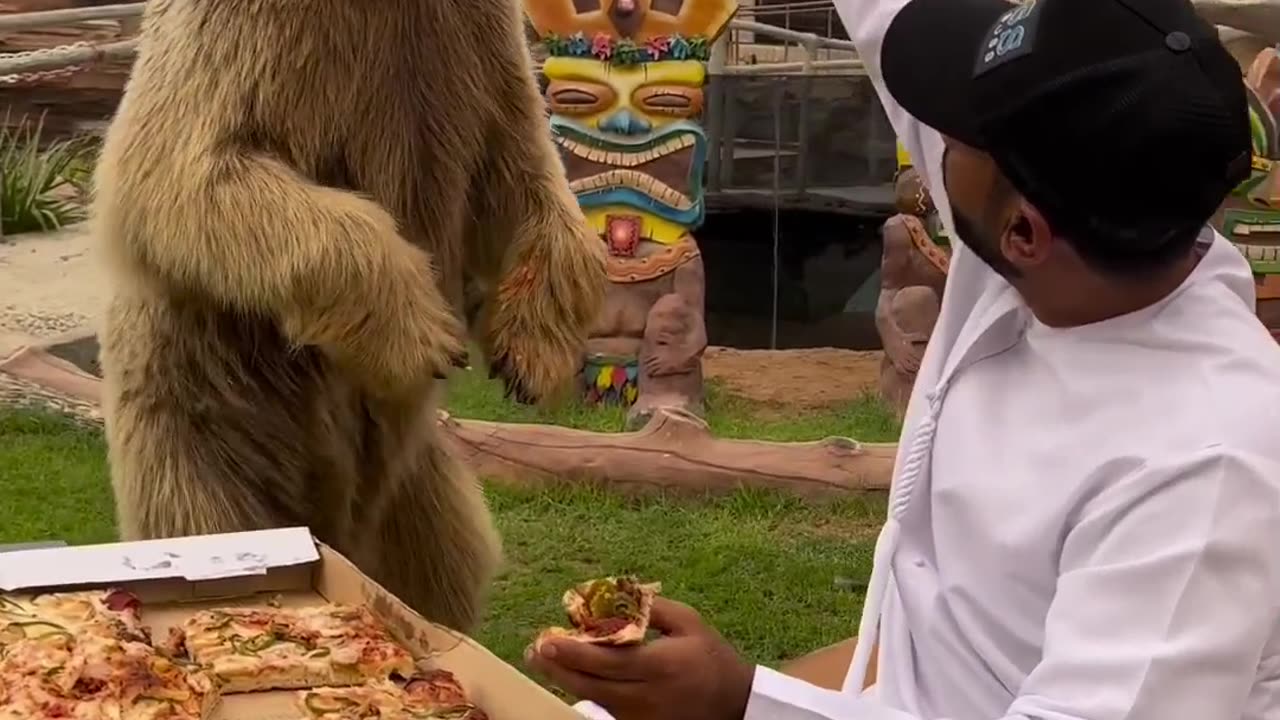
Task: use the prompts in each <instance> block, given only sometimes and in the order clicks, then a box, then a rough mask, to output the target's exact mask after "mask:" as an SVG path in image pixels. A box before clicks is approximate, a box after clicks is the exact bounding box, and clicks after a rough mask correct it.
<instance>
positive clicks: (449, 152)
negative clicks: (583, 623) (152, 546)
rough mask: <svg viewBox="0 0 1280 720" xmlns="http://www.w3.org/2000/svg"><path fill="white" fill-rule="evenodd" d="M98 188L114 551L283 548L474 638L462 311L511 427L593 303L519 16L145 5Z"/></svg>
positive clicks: (488, 538) (543, 387) (472, 498)
mask: <svg viewBox="0 0 1280 720" xmlns="http://www.w3.org/2000/svg"><path fill="white" fill-rule="evenodd" d="M95 184H96V198H95V202H94V207H93V222H94V224H95V231H96V232H97V233H98V236H99V237H100V238H101V241H102V243H103V244H104V248H105V251H106V252H105V254H106V256H107V258H108V261H109V263H110V266H111V269H110V272H111V273H112V276H113V290H112V292H113V295H112V298H111V300H110V303H109V307H108V308H107V311H106V319H105V327H104V328H103V333H102V335H103V339H102V364H103V369H104V372H105V391H104V392H105V397H104V410H105V415H106V421H107V430H108V438H109V441H110V459H111V474H112V484H113V487H114V490H115V494H116V504H117V510H118V513H119V522H120V530H121V534H122V535H123V537H125V538H126V539H139V538H152V537H166V536H174V535H182V534H194V533H209V532H225V531H238V530H250V529H258V528H267V527H278V526H283V525H295V524H296V525H308V526H310V527H311V528H312V529H313V531H314V532H315V533H316V535H317V536H318V537H319V538H321V539H322V540H324V541H326V542H327V543H329V544H331V545H332V546H334V547H335V548H337V549H338V550H339V551H341V552H343V553H345V554H347V555H348V556H349V557H350V558H351V559H352V560H353V561H355V562H356V563H357V564H358V565H359V566H360V567H361V568H363V569H364V570H365V571H366V572H368V573H369V574H370V575H371V576H373V577H374V578H375V579H377V580H379V581H381V582H382V584H384V585H385V586H386V587H387V588H388V589H390V590H391V591H393V592H394V593H396V594H397V595H399V596H400V597H402V598H403V599H404V600H405V601H407V602H408V603H409V604H410V605H412V606H413V607H415V608H416V609H417V610H419V611H420V612H422V613H423V614H424V615H426V616H427V617H428V618H431V619H433V620H436V621H439V622H442V623H445V624H447V625H450V626H452V627H455V628H458V629H461V630H466V629H468V628H470V627H471V626H472V625H473V624H474V623H475V622H476V620H477V618H478V615H479V612H480V608H481V604H482V600H483V596H484V593H485V590H486V586H487V585H488V583H489V581H490V579H491V576H492V573H493V572H494V570H495V567H496V565H497V563H498V560H499V555H500V549H499V542H498V538H497V533H496V532H495V530H494V527H493V525H492V520H491V518H490V516H489V513H488V509H487V507H486V505H485V502H484V498H483V496H482V494H481V490H480V487H479V486H478V484H477V482H476V481H475V480H474V478H473V477H472V476H471V474H470V473H469V472H468V471H467V470H466V469H465V468H463V467H462V466H461V465H460V464H459V463H458V461H457V460H455V459H454V458H453V457H451V456H450V455H449V454H448V453H447V452H446V451H445V449H444V448H442V447H441V445H440V440H439V434H438V432H437V429H436V407H437V399H438V398H437V395H438V391H437V383H438V380H439V379H441V378H444V377H445V376H446V373H448V371H449V370H450V369H451V368H452V367H454V366H460V365H465V364H466V362H467V356H466V348H467V340H466V332H465V323H464V321H463V320H462V315H463V311H464V307H463V295H464V289H465V290H466V291H467V294H468V295H471V296H473V297H479V298H480V307H479V308H478V310H477V313H478V319H477V325H478V327H477V328H475V333H474V334H475V335H476V340H477V342H478V343H479V344H480V346H481V347H482V349H483V350H484V352H485V355H486V357H487V358H488V359H489V360H488V361H489V364H490V367H491V368H492V371H493V372H494V373H496V374H497V375H499V376H501V377H502V378H503V379H504V380H505V381H506V382H507V384H508V388H509V389H510V391H511V392H512V394H514V395H516V396H518V397H521V398H523V399H529V400H532V399H539V398H544V397H547V396H548V395H550V394H552V393H553V391H554V390H556V389H557V388H558V387H559V386H560V385H561V384H562V383H563V382H564V381H566V380H568V379H569V378H570V377H571V376H572V373H573V372H575V370H576V368H577V367H578V365H579V362H580V359H581V354H580V353H581V346H582V344H583V342H584V340H585V336H586V329H587V327H588V324H589V322H590V321H591V319H592V314H593V312H594V310H595V309H596V308H597V307H598V305H599V303H600V301H601V298H602V296H603V292H604V287H605V278H604V271H603V250H602V245H601V243H599V242H598V240H597V239H596V238H594V237H592V236H591V233H590V231H589V230H588V228H587V225H586V223H585V221H584V219H583V217H582V214H581V212H580V211H579V209H578V206H577V203H576V202H575V199H574V196H573V194H572V193H571V192H570V190H569V187H568V184H567V182H566V181H565V178H564V172H563V168H562V166H561V164H560V161H559V159H558V156H557V154H556V151H555V147H554V145H553V143H552V141H551V135H550V132H549V130H548V125H547V121H546V116H545V113H544V105H543V100H542V98H541V97H540V95H539V92H538V86H537V82H536V79H535V76H534V71H533V68H532V66H531V62H530V58H529V54H528V47H527V45H526V43H525V40H524V38H523V23H522V15H521V13H520V10H519V6H518V0H217V1H216V2H210V1H209V0H151V1H150V2H148V3H147V11H146V15H145V17H144V20H143V31H142V36H141V44H140V48H139V56H138V59H137V63H136V65H135V66H134V69H133V74H132V77H131V78H130V80H129V84H128V87H127V88H126V90H125V94H124V99H123V101H122V103H121V106H120V109H119V111H118V113H117V115H116V117H115V119H114V121H113V122H112V124H111V127H110V130H109V132H108V133H107V138H106V142H105V146H104V148H103V152H102V157H101V161H100V165H99V167H98V171H97V177H96V183H95ZM441 389H442V388H441Z"/></svg>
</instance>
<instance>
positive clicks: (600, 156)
mask: <svg viewBox="0 0 1280 720" xmlns="http://www.w3.org/2000/svg"><path fill="white" fill-rule="evenodd" d="M555 141H556V144H557V145H559V146H560V147H563V148H564V149H566V150H568V151H569V152H570V153H573V154H574V155H576V156H577V157H580V158H583V159H585V160H590V161H591V162H594V163H600V164H602V165H614V166H617V167H626V168H630V167H637V166H639V165H643V164H645V163H648V162H653V161H654V160H657V159H658V158H661V157H666V156H667V155H671V154H673V153H677V152H679V151H681V150H685V149H687V148H691V147H693V145H694V143H695V142H696V140H695V139H694V137H693V136H692V135H679V136H677V137H673V138H670V139H668V140H665V141H663V142H661V143H659V144H658V145H655V146H654V147H651V148H646V149H644V150H635V151H627V150H603V149H601V148H599V147H596V146H593V145H588V144H586V143H582V142H578V141H577V140H574V139H572V138H567V137H564V136H562V135H558V136H556V138H555Z"/></svg>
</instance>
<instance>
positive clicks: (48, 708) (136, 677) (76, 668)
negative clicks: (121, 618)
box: [0, 634, 219, 720]
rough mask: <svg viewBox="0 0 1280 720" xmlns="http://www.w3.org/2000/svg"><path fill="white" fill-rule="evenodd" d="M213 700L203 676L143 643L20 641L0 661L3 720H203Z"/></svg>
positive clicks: (214, 692) (91, 638)
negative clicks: (78, 719) (109, 719)
mask: <svg viewBox="0 0 1280 720" xmlns="http://www.w3.org/2000/svg"><path fill="white" fill-rule="evenodd" d="M218 700H219V693H218V689H217V686H216V684H215V683H214V680H213V678H212V677H211V676H210V675H209V674H208V673H205V672H204V671H203V670H201V669H199V668H195V667H192V666H185V665H181V664H178V663H175V662H173V661H171V660H169V659H168V658H165V657H162V656H160V655H159V654H158V653H156V651H155V649H154V648H152V647H151V646H150V645H147V644H144V643H140V642H133V641H129V640H119V639H117V638H109V637H103V636H100V635H93V634H88V635H81V636H78V637H76V638H74V639H72V638H67V637H64V636H56V637H52V638H42V639H38V640H37V639H24V640H19V641H16V642H14V643H11V644H10V645H8V646H7V647H6V648H5V652H4V657H3V659H0V720H52V719H53V718H63V719H65V718H83V719H85V720H89V719H93V720H97V719H99V718H102V719H104V720H105V719H106V718H112V719H115V720H207V718H209V717H211V716H212V714H213V711H214V708H215V707H216V706H217V704H218Z"/></svg>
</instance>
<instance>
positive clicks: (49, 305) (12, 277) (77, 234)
mask: <svg viewBox="0 0 1280 720" xmlns="http://www.w3.org/2000/svg"><path fill="white" fill-rule="evenodd" d="M103 280H104V279H103V273H102V272H101V268H100V265H99V264H98V259H97V258H96V256H95V254H94V248H93V245H92V243H91V242H90V239H89V235H88V233H87V232H85V229H84V226H76V227H71V228H68V229H66V230H63V231H61V232H56V233H48V234H30V235H17V236H13V237H9V238H5V242H4V243H0V288H4V289H3V291H2V292H0V357H4V356H5V355H7V354H8V353H9V352H12V351H13V350H15V349H17V348H18V347H20V346H22V345H25V344H28V343H29V342H31V341H33V340H35V339H42V338H50V337H54V336H57V335H60V334H62V333H65V332H67V331H69V330H72V329H75V328H78V327H82V326H84V325H86V324H92V323H93V322H95V321H96V319H97V318H96V316H97V315H98V313H99V312H100V311H101V309H102V303H103V301H104V298H105V296H106V293H105V283H104V281H103Z"/></svg>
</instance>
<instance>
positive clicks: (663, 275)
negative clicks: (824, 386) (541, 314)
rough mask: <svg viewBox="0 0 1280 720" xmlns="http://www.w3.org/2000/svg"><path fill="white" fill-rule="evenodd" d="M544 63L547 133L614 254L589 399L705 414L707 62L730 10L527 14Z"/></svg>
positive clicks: (677, 1) (662, 4) (611, 4)
mask: <svg viewBox="0 0 1280 720" xmlns="http://www.w3.org/2000/svg"><path fill="white" fill-rule="evenodd" d="M525 10H526V12H527V13H528V15H529V18H530V20H531V21H532V24H533V26H534V28H535V29H536V30H537V32H538V34H539V36H541V38H542V41H543V45H544V48H545V50H546V53H547V55H548V58H547V60H546V62H545V63H544V65H543V73H544V74H545V75H546V78H547V86H546V90H545V94H546V97H547V101H548V104H549V106H550V109H551V129H552V132H553V133H554V134H555V137H556V142H557V144H558V145H559V147H560V149H561V154H562V157H563V158H564V163H565V170H566V172H567V174H568V176H569V180H570V186H571V187H572V188H573V190H574V192H575V193H576V194H577V196H578V202H579V204H580V205H581V206H582V208H583V210H584V211H585V214H586V216H587V220H588V222H590V223H591V224H592V225H593V226H594V228H595V229H596V230H597V231H598V232H599V233H600V238H601V241H602V242H604V243H605V244H606V245H607V247H608V251H609V260H608V265H607V269H608V273H609V279H610V280H611V281H612V287H611V289H610V292H609V294H608V297H607V299H606V300H605V304H604V307H602V308H601V309H600V314H599V319H598V321H597V323H596V326H595V328H594V329H593V330H592V332H591V334H590V338H589V340H588V343H587V351H586V357H585V359H584V362H583V368H582V375H581V378H582V390H583V394H584V396H585V398H586V399H587V400H588V401H590V402H618V403H624V404H628V405H631V409H630V411H629V412H628V415H627V425H628V427H630V428H634V427H638V426H641V425H643V424H644V423H645V422H646V421H647V420H648V418H649V417H650V416H651V414H652V413H653V411H654V409H655V408H657V407H660V406H664V405H665V406H673V407H677V408H680V409H683V410H685V411H689V412H693V413H697V414H701V413H702V411H703V388H702V354H703V351H704V350H705V349H706V346H707V333H706V326H705V320H704V315H705V302H704V297H705V293H706V289H705V285H704V273H703V266H702V256H701V254H700V253H699V251H698V245H697V242H696V241H695V240H694V237H693V235H692V234H691V231H692V230H694V229H696V228H697V227H698V226H699V225H700V224H701V223H702V220H703V217H704V214H705V206H704V202H703V188H702V174H703V167H704V164H705V162H706V157H707V140H706V135H705V134H704V133H703V130H702V128H701V127H700V126H699V125H698V122H697V120H698V118H699V117H700V116H701V114H702V107H703V85H704V84H705V82H706V65H705V61H706V60H707V59H708V58H709V57H710V50H711V44H712V43H713V42H714V40H715V38H716V36H718V35H719V34H720V33H721V32H722V31H723V30H724V28H725V27H726V26H727V25H728V23H729V20H730V19H731V18H732V17H733V14H734V13H735V12H736V11H737V4H736V2H734V0H525Z"/></svg>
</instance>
